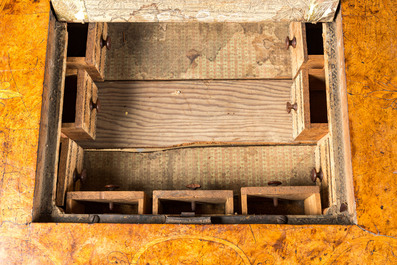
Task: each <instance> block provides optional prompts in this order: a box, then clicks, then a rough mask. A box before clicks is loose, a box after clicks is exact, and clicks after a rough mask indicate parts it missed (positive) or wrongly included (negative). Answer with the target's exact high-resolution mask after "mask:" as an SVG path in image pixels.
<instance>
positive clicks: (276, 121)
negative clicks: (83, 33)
mask: <svg viewBox="0 0 397 265" xmlns="http://www.w3.org/2000/svg"><path fill="white" fill-rule="evenodd" d="M290 86H291V80H233V81H219V80H218V81H153V82H152V81H149V82H142V81H137V82H105V83H98V87H99V91H100V98H101V112H100V113H99V114H98V120H97V131H96V141H94V142H93V141H91V142H81V143H80V142H79V143H80V144H81V145H82V146H83V147H84V148H136V147H145V148H146V147H166V146H172V145H180V144H187V143H197V142H234V143H243V142H251V143H255V142H256V143H263V142H268V143H270V142H291V141H292V140H293V138H292V122H291V115H290V114H288V113H287V112H286V110H285V104H286V102H287V101H288V100H289V97H290V96H289V94H290Z"/></svg>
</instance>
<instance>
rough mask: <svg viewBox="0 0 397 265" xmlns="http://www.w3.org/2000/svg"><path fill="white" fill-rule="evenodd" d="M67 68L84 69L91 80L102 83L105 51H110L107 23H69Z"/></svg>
mask: <svg viewBox="0 0 397 265" xmlns="http://www.w3.org/2000/svg"><path fill="white" fill-rule="evenodd" d="M67 30H68V51H67V67H68V68H74V69H84V70H86V71H87V72H88V74H89V75H90V77H91V78H92V80H94V81H103V80H104V71H105V60H106V50H107V49H110V47H111V43H110V38H108V34H107V23H87V24H77V23H69V24H68V25H67Z"/></svg>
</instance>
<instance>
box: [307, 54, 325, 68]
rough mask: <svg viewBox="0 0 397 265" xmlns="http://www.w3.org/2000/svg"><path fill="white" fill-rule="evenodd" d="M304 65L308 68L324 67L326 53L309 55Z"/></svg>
mask: <svg viewBox="0 0 397 265" xmlns="http://www.w3.org/2000/svg"><path fill="white" fill-rule="evenodd" d="M304 66H305V67H306V68H307V69H323V68H324V55H323V54H310V55H308V60H307V62H306V63H305V65H304Z"/></svg>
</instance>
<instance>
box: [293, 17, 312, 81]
mask: <svg viewBox="0 0 397 265" xmlns="http://www.w3.org/2000/svg"><path fill="white" fill-rule="evenodd" d="M294 37H295V38H296V47H295V48H294V47H292V46H290V47H289V50H290V53H291V67H292V78H295V77H296V76H297V74H298V73H299V70H300V69H301V67H302V65H303V64H304V63H306V62H307V60H308V55H307V44H306V27H305V24H304V23H300V22H291V24H290V25H289V39H290V40H292V39H293V38H294Z"/></svg>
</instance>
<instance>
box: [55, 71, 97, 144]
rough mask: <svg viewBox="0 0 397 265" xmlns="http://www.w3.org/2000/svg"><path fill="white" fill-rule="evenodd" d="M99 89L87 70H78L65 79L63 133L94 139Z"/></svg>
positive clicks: (74, 136) (78, 138) (73, 137)
mask: <svg viewBox="0 0 397 265" xmlns="http://www.w3.org/2000/svg"><path fill="white" fill-rule="evenodd" d="M99 106H100V103H99V100H98V89H97V86H96V85H95V83H94V82H93V81H92V79H91V78H90V76H89V75H88V74H87V72H86V71H85V70H78V71H77V72H76V73H75V74H72V75H69V76H67V77H66V79H65V92H64V101H63V112H62V128H61V130H62V133H63V134H65V135H66V136H68V137H69V138H71V139H73V140H75V141H79V140H94V139H95V135H96V116H97V112H98V110H99Z"/></svg>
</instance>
